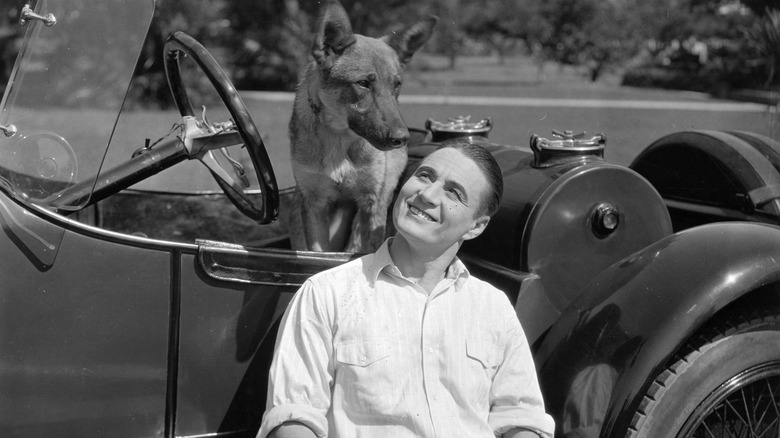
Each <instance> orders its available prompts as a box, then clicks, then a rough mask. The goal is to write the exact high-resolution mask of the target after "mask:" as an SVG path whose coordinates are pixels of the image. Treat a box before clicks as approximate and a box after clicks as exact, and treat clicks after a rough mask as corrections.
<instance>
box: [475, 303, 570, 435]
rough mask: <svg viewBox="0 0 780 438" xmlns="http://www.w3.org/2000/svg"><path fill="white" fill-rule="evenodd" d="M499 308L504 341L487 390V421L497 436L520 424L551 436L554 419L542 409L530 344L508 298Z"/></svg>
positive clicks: (540, 433)
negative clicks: (502, 355)
mask: <svg viewBox="0 0 780 438" xmlns="http://www.w3.org/2000/svg"><path fill="white" fill-rule="evenodd" d="M507 308H508V309H507ZM504 309H507V310H504ZM502 310H503V312H501V313H502V314H503V315H505V317H506V319H505V321H507V323H506V325H507V330H506V333H507V341H506V343H505V349H504V361H503V362H502V364H501V365H500V366H499V368H498V370H497V372H496V375H495V378H494V379H493V384H492V387H491V390H490V414H489V415H488V423H489V424H490V426H491V427H492V429H493V431H494V432H495V434H496V435H497V436H501V435H502V434H503V433H504V432H507V431H509V430H511V429H513V428H515V427H520V428H523V429H528V430H531V431H533V432H535V433H537V434H538V435H539V436H541V437H545V438H551V437H552V436H553V434H554V432H555V421H554V420H553V418H552V416H550V415H548V414H547V413H546V412H545V408H544V400H543V399H542V392H541V389H540V388H539V380H538V378H537V376H536V367H535V366H534V361H533V356H532V355H531V349H530V346H529V345H528V341H527V339H526V337H525V333H524V332H523V329H522V327H521V326H520V321H518V319H517V316H516V315H515V312H514V309H513V308H512V306H511V304H509V302H508V301H507V303H506V306H503V309H502Z"/></svg>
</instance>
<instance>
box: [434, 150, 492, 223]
mask: <svg viewBox="0 0 780 438" xmlns="http://www.w3.org/2000/svg"><path fill="white" fill-rule="evenodd" d="M441 147H442V149H443V148H452V149H455V150H458V151H460V152H461V153H462V154H463V155H465V156H467V157H469V158H471V161H473V162H474V164H476V165H477V167H479V169H480V170H481V171H482V174H483V175H485V179H487V182H488V192H487V193H485V195H484V196H482V199H481V200H480V208H479V212H480V214H486V215H488V216H493V215H494V214H495V213H496V212H497V211H498V206H499V205H500V204H501V197H502V196H503V195H504V177H503V176H501V168H500V167H499V166H498V162H496V159H495V158H494V157H493V154H491V153H490V152H488V151H487V149H485V148H484V147H482V146H480V145H479V144H476V143H472V142H470V141H469V140H468V139H466V138H454V139H450V140H446V141H444V142H442V144H441Z"/></svg>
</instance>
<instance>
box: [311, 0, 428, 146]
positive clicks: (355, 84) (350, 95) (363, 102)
mask: <svg viewBox="0 0 780 438" xmlns="http://www.w3.org/2000/svg"><path fill="white" fill-rule="evenodd" d="M436 21H437V18H436V17H433V16H431V17H428V18H426V19H423V20H421V21H419V22H417V23H416V24H414V25H412V26H410V27H408V28H405V29H403V30H401V31H398V32H393V33H392V34H391V35H387V36H385V37H383V38H370V37H366V36H363V35H357V34H355V33H353V32H352V26H351V24H350V22H349V18H348V17H347V13H346V11H345V10H344V8H343V7H342V6H341V4H340V3H339V2H338V1H337V0H330V1H327V2H326V3H325V5H324V7H323V8H322V9H321V12H320V16H319V20H318V24H317V33H316V36H315V41H314V46H313V47H312V55H313V56H314V60H315V61H316V63H317V66H318V68H319V69H320V72H321V74H320V84H319V91H318V96H317V99H318V100H319V102H316V104H317V105H321V106H323V107H328V108H327V113H326V114H328V117H331V118H332V120H329V122H330V123H329V124H330V125H331V126H341V127H342V128H344V129H346V128H348V129H350V130H352V131H353V132H354V133H356V134H357V135H359V136H361V137H363V138H364V139H366V140H368V141H369V142H370V143H371V144H372V145H373V146H374V147H376V148H377V149H379V150H383V151H384V150H391V149H397V148H400V147H403V146H406V142H407V141H408V140H409V130H408V129H407V128H406V123H404V120H403V118H402V117H401V112H400V108H399V107H398V95H399V93H400V91H401V73H402V71H403V69H404V67H405V66H406V64H407V63H408V62H409V61H410V60H411V58H412V55H414V53H415V52H416V51H417V50H418V49H419V48H420V47H422V45H423V44H424V43H425V42H426V41H427V40H428V38H430V36H431V34H432V33H433V28H434V26H435V25H436ZM323 109H324V108H323Z"/></svg>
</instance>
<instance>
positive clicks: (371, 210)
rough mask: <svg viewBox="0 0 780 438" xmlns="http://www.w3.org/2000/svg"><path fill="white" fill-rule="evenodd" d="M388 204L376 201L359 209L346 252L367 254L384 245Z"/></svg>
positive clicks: (383, 201)
mask: <svg viewBox="0 0 780 438" xmlns="http://www.w3.org/2000/svg"><path fill="white" fill-rule="evenodd" d="M388 203H389V201H385V200H376V201H375V202H371V203H367V202H366V203H363V204H362V205H360V206H359V207H358V211H357V214H356V215H355V218H354V220H353V221H352V232H351V234H350V236H349V242H348V244H347V247H346V249H345V251H347V252H359V253H366V252H372V251H375V250H376V249H377V248H379V247H380V246H381V245H382V242H384V240H385V237H386V235H385V234H386V233H385V230H386V227H385V226H386V222H387V206H388Z"/></svg>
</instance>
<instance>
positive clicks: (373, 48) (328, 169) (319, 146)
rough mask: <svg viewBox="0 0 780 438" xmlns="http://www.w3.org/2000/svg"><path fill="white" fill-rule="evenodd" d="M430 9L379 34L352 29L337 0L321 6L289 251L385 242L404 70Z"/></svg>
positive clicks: (396, 170) (300, 109) (307, 76)
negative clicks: (423, 15) (419, 17)
mask: <svg viewBox="0 0 780 438" xmlns="http://www.w3.org/2000/svg"><path fill="white" fill-rule="evenodd" d="M436 21H437V18H436V17H434V16H430V17H427V18H425V19H422V20H420V21H419V22H417V23H415V24H414V25H412V26H410V27H407V28H405V29H403V30H401V31H399V32H394V33H392V34H390V35H387V36H385V37H382V38H371V37H366V36H363V35H358V34H355V33H353V31H352V25H351V24H350V21H349V18H348V16H347V13H346V11H345V10H344V8H343V6H342V5H341V3H339V2H338V1H337V0H328V1H326V2H325V4H324V5H323V7H322V9H321V10H320V14H319V17H318V19H317V26H316V29H317V30H316V33H315V36H314V44H313V47H312V50H311V54H312V56H313V58H314V60H313V61H312V62H311V63H310V64H309V65H308V66H307V67H306V69H305V70H304V72H303V74H302V75H301V78H300V81H299V83H298V86H297V89H296V93H295V102H294V104H293V112H292V117H291V119H290V125H289V136H290V156H291V164H292V169H293V175H294V177H295V182H296V184H297V187H296V192H295V195H294V199H293V206H292V209H291V210H292V211H291V217H290V226H289V229H290V243H291V246H292V248H293V249H298V250H312V251H346V252H358V253H361V252H370V251H373V250H375V249H376V248H378V247H379V246H380V245H381V244H382V242H383V241H384V239H385V237H386V236H385V234H386V223H387V215H388V207H389V205H390V203H391V201H392V197H393V193H394V191H395V189H396V186H397V184H398V180H399V178H400V176H401V174H402V173H403V171H404V168H405V166H406V162H407V151H406V143H407V141H408V140H409V130H408V129H407V127H406V124H405V123H404V120H403V118H402V117H401V112H400V109H399V106H398V95H399V92H400V88H401V73H402V71H403V69H404V67H405V66H406V65H407V64H408V62H409V61H410V60H411V58H412V55H414V53H415V52H416V51H417V50H418V49H419V48H420V47H421V46H422V45H423V44H424V43H425V42H426V41H427V40H428V38H430V36H431V34H432V33H433V29H434V26H435V25H436Z"/></svg>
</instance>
